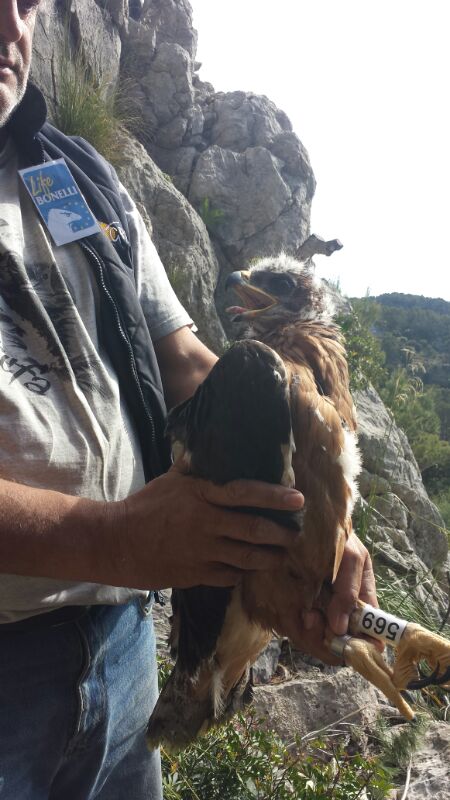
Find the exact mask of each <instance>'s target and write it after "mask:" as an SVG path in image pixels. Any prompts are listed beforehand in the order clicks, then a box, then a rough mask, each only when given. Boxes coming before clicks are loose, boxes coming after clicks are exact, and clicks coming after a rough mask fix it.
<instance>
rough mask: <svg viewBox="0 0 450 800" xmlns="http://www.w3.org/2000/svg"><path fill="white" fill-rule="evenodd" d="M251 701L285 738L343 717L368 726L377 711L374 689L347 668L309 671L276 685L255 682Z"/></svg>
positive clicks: (298, 734)
mask: <svg viewBox="0 0 450 800" xmlns="http://www.w3.org/2000/svg"><path fill="white" fill-rule="evenodd" d="M254 704H255V708H256V712H257V715H258V716H261V717H262V718H263V719H265V720H266V722H267V723H268V724H269V725H270V727H271V728H273V729H274V730H276V731H277V733H278V735H279V736H281V738H282V739H283V740H284V741H286V742H292V741H293V740H294V739H295V736H303V735H304V734H305V733H310V732H311V731H319V730H320V729H321V728H323V727H325V726H327V725H336V724H337V723H338V722H339V721H341V720H342V718H343V717H346V721H347V722H351V723H353V724H356V725H360V726H362V727H364V726H368V725H371V724H373V722H374V721H375V719H376V716H377V713H378V696H377V693H376V691H375V689H374V688H373V687H372V686H369V685H368V684H367V682H366V681H365V680H364V679H363V678H362V677H361V676H360V675H357V674H356V673H355V672H353V670H350V669H338V670H336V671H335V674H333V675H327V674H321V673H320V672H319V671H318V670H317V671H316V672H315V673H314V672H312V671H311V672H306V673H305V674H304V675H302V676H301V677H298V678H295V679H293V680H290V681H287V682H285V683H281V684H279V685H276V686H258V687H257V688H256V689H255V699H254Z"/></svg>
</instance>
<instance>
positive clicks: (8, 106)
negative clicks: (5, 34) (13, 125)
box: [0, 42, 28, 131]
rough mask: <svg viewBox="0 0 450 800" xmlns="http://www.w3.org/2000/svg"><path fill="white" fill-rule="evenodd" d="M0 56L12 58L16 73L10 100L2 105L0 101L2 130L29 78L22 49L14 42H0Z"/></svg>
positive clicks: (18, 101) (22, 93)
mask: <svg viewBox="0 0 450 800" xmlns="http://www.w3.org/2000/svg"><path fill="white" fill-rule="evenodd" d="M0 56H1V57H2V58H5V59H8V60H11V61H12V62H13V65H14V67H13V69H14V75H15V78H16V86H15V90H14V91H8V90H7V91H8V95H9V96H10V102H7V103H5V106H4V107H2V104H1V103H0V131H1V129H2V127H3V126H4V125H6V123H7V122H8V120H9V118H10V117H11V114H12V113H13V111H14V110H15V109H16V108H17V106H18V105H19V103H20V101H21V100H22V97H23V96H24V94H25V89H26V88H27V80H28V70H24V64H23V57H22V54H21V53H20V50H19V49H18V48H17V47H15V45H14V44H12V45H6V44H3V43H2V42H0Z"/></svg>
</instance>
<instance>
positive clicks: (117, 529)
mask: <svg viewBox="0 0 450 800" xmlns="http://www.w3.org/2000/svg"><path fill="white" fill-rule="evenodd" d="M248 505H252V506H259V507H261V508H282V509H286V510H292V509H299V508H301V507H302V505H303V498H302V496H301V494H300V493H299V492H295V491H294V490H292V489H291V490H290V489H286V488H284V487H281V486H270V488H269V487H268V486H267V484H264V483H258V482H256V481H255V482H253V481H233V482H231V483H229V484H228V485H227V486H220V487H219V486H214V484H212V483H210V482H208V481H203V480H199V479H196V478H192V477H190V476H188V475H184V474H183V473H182V472H180V471H179V470H178V469H177V468H172V469H171V470H170V471H169V472H168V473H167V474H166V475H162V476H161V477H159V478H156V479H155V480H153V481H151V482H150V483H149V484H147V486H145V487H144V488H143V489H141V491H139V492H136V493H135V494H133V495H131V496H130V497H128V498H127V499H126V500H123V501H118V502H111V503H105V502H99V501H95V500H89V499H85V498H80V497H72V496H70V495H66V494H62V493H60V492H54V491H50V490H43V489H34V488H32V487H29V486H24V485H21V484H16V483H12V482H9V481H5V480H0V572H5V573H12V574H18V575H28V576H39V577H47V578H59V579H62V580H71V581H92V582H94V583H105V584H112V585H115V586H130V587H134V588H148V587H149V586H151V587H152V588H154V589H160V588H163V587H167V586H174V587H186V586H193V585H197V584H209V585H211V586H229V585H232V584H235V583H237V582H238V581H239V579H240V577H241V575H242V571H243V570H264V569H275V568H277V567H279V566H281V564H282V563H283V559H284V555H283V549H284V548H286V547H287V546H288V545H289V544H290V542H291V540H292V539H291V537H292V533H291V532H289V531H287V530H285V529H283V528H281V527H279V526H278V525H275V524H274V523H273V522H271V521H270V520H266V519H264V518H262V517H256V516H255V517H253V516H249V515H248V514H244V513H239V512H238V511H235V510H234V509H235V508H236V507H239V506H248ZM261 545H263V547H261Z"/></svg>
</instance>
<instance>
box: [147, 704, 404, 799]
mask: <svg viewBox="0 0 450 800" xmlns="http://www.w3.org/2000/svg"><path fill="white" fill-rule="evenodd" d="M296 745H297V747H296V752H295V754H294V753H292V752H291V751H290V750H288V748H287V747H286V746H285V745H284V744H283V742H282V741H281V740H280V739H279V738H278V736H277V735H276V734H275V733H274V732H273V731H268V730H266V729H265V728H264V727H263V726H262V725H261V723H260V722H259V721H258V720H257V719H256V717H255V715H254V714H253V713H251V712H250V713H248V714H247V715H245V716H244V715H239V716H238V717H236V718H234V720H233V721H232V722H231V723H228V724H227V725H224V726H222V727H221V728H220V729H219V730H215V731H212V732H211V733H209V734H208V735H206V736H205V737H203V738H202V739H200V740H199V741H198V742H197V743H195V744H194V745H192V746H191V747H189V748H188V749H187V750H185V751H183V752H181V753H179V754H178V755H177V756H171V755H169V754H168V753H166V752H165V751H164V750H162V763H163V780H164V797H165V799H166V800H294V798H295V800H310V799H311V800H312V798H315V799H316V800H357V799H358V800H360V798H362V797H365V798H367V800H381V799H382V798H384V797H386V795H387V793H388V791H389V790H390V788H391V783H390V780H389V778H388V774H387V771H386V770H385V769H384V768H383V767H382V766H381V764H380V762H379V761H378V759H376V758H364V757H363V756H360V755H350V754H349V753H348V752H347V751H346V749H345V747H344V745H342V744H341V745H339V744H335V743H334V741H333V740H332V739H327V738H326V737H324V738H323V739H321V740H315V741H314V742H301V740H299V741H298V742H297V743H296Z"/></svg>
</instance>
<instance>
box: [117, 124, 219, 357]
mask: <svg viewBox="0 0 450 800" xmlns="http://www.w3.org/2000/svg"><path fill="white" fill-rule="evenodd" d="M118 172H119V177H120V179H121V181H122V183H123V184H124V186H126V187H127V189H128V191H129V192H130V193H131V195H132V196H133V198H134V200H135V202H136V203H137V204H138V207H139V209H140V211H141V213H142V215H143V217H144V219H145V220H146V221H147V224H148V227H149V228H150V232H151V234H152V238H153V241H154V243H155V246H156V248H157V250H158V253H159V255H160V256H161V259H162V261H163V264H164V265H165V267H166V270H167V273H168V275H169V278H170V279H171V282H172V285H173V286H174V289H175V290H176V292H177V294H178V296H179V298H180V300H181V301H182V302H183V303H184V305H185V306H186V307H187V308H189V311H190V313H191V314H192V317H193V319H194V320H195V322H196V324H197V326H198V334H199V336H200V338H201V339H202V341H204V342H205V343H206V344H207V345H209V346H210V347H211V348H213V349H216V350H219V351H220V349H222V347H223V346H224V345H225V341H226V340H225V334H224V331H223V328H222V326H221V324H220V321H219V318H218V316H217V313H216V309H215V305H214V291H215V287H216V284H217V280H218V275H219V265H218V263H217V259H216V257H215V254H214V250H213V248H212V246H211V242H210V239H209V237H208V233H207V230H206V228H205V225H204V223H203V221H202V219H201V218H200V217H199V215H198V214H197V213H196V211H195V210H194V209H193V208H192V206H191V205H190V204H189V203H188V201H187V200H186V198H185V197H184V196H183V195H182V194H181V193H180V192H179V191H178V189H176V188H175V186H174V185H173V183H172V182H171V181H170V180H169V179H168V177H167V176H166V175H164V173H162V172H161V170H160V169H159V168H158V167H157V166H156V164H155V163H154V161H153V160H152V159H151V158H150V156H149V155H148V153H147V152H146V150H145V149H144V148H143V146H142V145H141V144H140V143H139V142H137V141H132V140H130V141H129V143H128V147H127V148H126V150H125V151H124V156H123V161H122V164H121V166H120V167H119V168H118Z"/></svg>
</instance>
